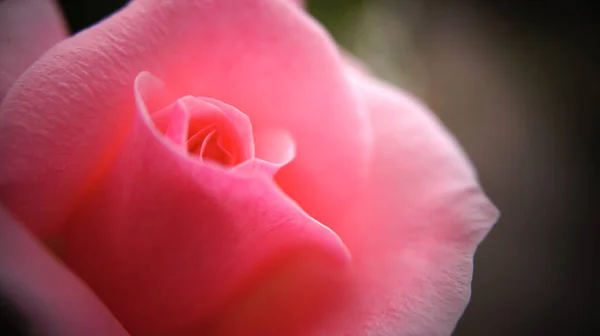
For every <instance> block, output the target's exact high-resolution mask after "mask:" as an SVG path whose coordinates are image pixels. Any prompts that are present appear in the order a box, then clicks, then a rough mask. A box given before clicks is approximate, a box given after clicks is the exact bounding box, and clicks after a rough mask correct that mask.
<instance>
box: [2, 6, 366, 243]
mask: <svg viewBox="0 0 600 336" xmlns="http://www.w3.org/2000/svg"><path fill="white" fill-rule="evenodd" d="M340 60H341V58H340V56H339V54H338V52H337V50H336V47H335V45H334V43H333V40H332V39H331V38H330V37H329V36H328V35H326V33H325V32H324V30H323V29H322V28H321V27H320V26H319V25H318V24H317V23H316V22H314V21H312V20H311V19H310V18H309V17H308V16H307V15H306V14H305V13H304V11H303V10H302V9H300V8H298V7H297V6H295V5H292V4H290V3H288V2H283V1H279V0H253V1H239V0H222V1H173V2H170V1H163V0H146V1H142V0H140V1H133V2H131V3H130V4H129V5H128V6H127V7H125V8H124V9H123V10H122V11H120V12H119V13H116V14H115V15H113V16H112V17H110V18H108V19H107V20H106V21H104V22H102V23H100V24H98V25H96V26H94V27H92V28H90V29H88V30H86V31H84V32H81V33H79V34H77V35H76V36H73V37H72V38H70V39H68V40H65V41H63V42H62V43H59V44H58V45H57V46H55V47H54V48H53V49H52V50H51V51H50V52H48V53H47V54H46V55H45V56H44V57H42V58H41V59H40V60H39V61H38V62H37V63H36V64H34V65H33V66H32V67H31V69H30V71H28V73H27V74H25V75H24V76H23V77H22V78H20V80H19V82H18V85H19V88H20V89H19V90H14V91H13V92H12V93H11V94H9V95H8V96H7V98H6V102H5V104H4V105H3V106H2V110H1V111H0V156H1V157H2V158H3V159H4V162H3V165H2V166H1V167H0V200H2V201H3V202H5V203H6V204H7V206H8V207H9V208H10V209H11V210H12V211H14V212H15V213H17V214H18V215H19V216H20V217H21V218H22V219H23V220H24V222H25V223H27V224H28V225H29V226H30V227H31V228H32V229H33V230H34V231H35V232H36V233H38V234H42V235H48V234H49V233H52V232H56V231H57V230H60V228H61V225H60V223H61V222H63V221H64V220H65V219H66V218H67V217H68V216H69V213H70V212H71V211H72V210H73V209H74V208H75V207H76V206H77V200H78V198H79V197H80V195H82V194H84V193H85V192H86V190H85V188H90V187H92V186H93V184H94V183H95V181H96V180H97V179H98V178H99V177H100V176H102V174H104V172H105V170H106V167H107V166H108V165H109V164H110V162H111V160H112V159H113V158H114V156H115V153H117V152H118V149H119V147H120V146H121V144H122V142H123V139H124V137H125V136H126V134H127V130H128V129H129V128H130V126H131V120H132V119H131V114H130V112H129V111H132V110H133V108H134V104H133V97H132V95H131V89H130V87H131V83H132V82H133V80H134V79H135V77H136V76H137V74H138V73H139V72H140V71H144V70H148V71H150V72H152V73H153V74H155V75H156V76H158V77H159V78H161V79H163V80H164V82H165V83H166V85H167V86H169V87H170V88H171V92H172V93H173V95H171V96H170V98H171V101H168V99H160V101H162V102H163V103H164V102H165V101H167V104H168V103H171V102H173V101H174V100H175V99H176V98H179V97H181V96H185V95H192V96H204V97H212V98H216V99H218V100H220V101H223V102H225V103H227V104H230V105H232V106H235V107H236V108H238V109H240V110H241V111H244V113H246V114H247V115H248V116H249V117H250V119H251V121H252V125H253V127H254V129H255V131H260V130H261V129H263V128H264V129H273V128H274V129H282V130H287V131H289V132H290V133H291V135H292V137H293V138H294V140H295V142H296V159H295V160H294V161H293V162H292V163H291V164H290V165H288V166H286V167H285V168H283V169H282V170H281V172H280V173H279V174H278V176H277V180H278V182H279V183H280V185H281V186H282V188H283V189H284V190H285V191H286V193H288V194H289V195H290V196H291V197H292V198H293V199H294V200H296V201H297V202H298V203H299V204H300V205H301V206H302V207H303V208H304V209H305V210H306V211H307V212H308V213H310V214H311V215H312V216H313V217H315V218H317V219H319V220H321V221H322V222H325V223H327V224H328V225H330V226H332V227H335V225H336V224H335V223H334V222H335V218H336V216H335V214H336V213H337V212H339V211H338V210H339V209H343V208H346V207H349V206H351V203H352V201H353V200H354V198H355V195H358V194H360V188H361V182H362V181H363V179H364V177H365V176H366V166H367V162H368V155H369V151H370V149H369V145H370V127H369V125H368V117H367V116H366V115H364V114H362V112H363V111H364V110H363V109H361V108H360V104H361V102H360V101H357V100H356V97H355V94H354V92H353V89H352V88H351V86H350V85H348V83H347V82H346V80H345V77H344V75H343V71H342V69H343V67H342V65H341V62H340ZM163 98H164V97H163ZM164 106H166V105H163V106H159V107H161V108H162V107H164ZM32 148H35V149H36V150H35V151H33V150H31V149H32ZM315 148H319V150H315ZM58 185H60V186H61V188H60V190H57V188H56V186H58Z"/></svg>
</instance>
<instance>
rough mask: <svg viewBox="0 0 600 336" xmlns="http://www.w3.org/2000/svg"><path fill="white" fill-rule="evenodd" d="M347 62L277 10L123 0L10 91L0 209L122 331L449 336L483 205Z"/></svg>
mask: <svg viewBox="0 0 600 336" xmlns="http://www.w3.org/2000/svg"><path fill="white" fill-rule="evenodd" d="M347 59H348V58H347V57H342V56H341V55H340V52H339V51H338V48H337V47H336V46H335V44H334V42H333V40H332V39H331V38H330V37H329V36H328V35H327V34H326V33H325V32H324V31H323V29H322V28H321V27H320V26H319V25H318V24H317V23H316V22H314V21H313V20H312V19H311V18H310V17H308V15H307V14H305V13H304V12H303V11H302V9H301V8H299V7H297V6H295V5H293V4H291V3H287V2H283V1H279V0H254V1H250V0H248V1H241V0H221V1H215V2H210V1H185V2H184V1H180V2H165V1H161V0H146V1H142V0H138V1H135V2H132V3H131V4H129V5H128V6H127V7H126V8H124V9H123V10H122V11H120V12H119V13H117V14H115V15H113V16H112V17H110V18H108V19H107V20H105V21H104V22H102V23H100V24H99V25H96V26H94V27H92V28H90V29H88V30H86V31H84V32H82V33H80V34H78V35H76V36H73V37H71V38H69V39H67V40H65V41H63V42H61V43H60V44H58V45H57V46H56V47H54V48H53V49H51V50H50V51H49V52H48V53H47V54H45V55H44V56H43V57H42V58H41V59H40V60H39V61H38V62H36V63H35V64H34V65H33V66H31V67H30V68H29V70H28V71H27V72H25V73H24V74H23V75H22V76H21V77H20V79H19V80H18V81H17V82H16V83H15V84H14V86H13V87H14V88H15V89H13V90H11V91H10V92H9V94H8V95H7V97H6V99H5V101H4V102H3V103H2V106H1V110H0V157H2V158H3V160H4V165H2V166H0V200H1V201H2V203H3V204H4V205H5V206H6V207H7V208H8V209H10V210H11V211H12V212H13V213H14V214H15V215H16V216H17V217H18V218H19V219H20V220H21V221H22V222H23V223H24V224H25V225H27V226H28V227H29V228H30V229H31V230H32V231H33V232H34V233H35V234H37V235H38V236H39V237H41V238H42V239H45V240H52V241H53V242H54V243H55V252H56V253H58V254H59V256H61V257H62V258H63V260H64V261H65V262H66V264H67V265H68V266H69V267H70V268H71V269H72V270H73V271H74V272H75V273H76V274H77V275H79V276H80V277H81V278H82V279H83V280H84V281H85V282H86V283H87V284H88V285H89V286H90V287H91V288H92V289H93V290H94V292H95V293H96V294H97V295H98V297H99V298H100V299H101V300H102V301H103V303H104V304H106V306H107V307H108V308H109V309H110V310H111V312H112V313H113V314H114V315H115V316H116V318H117V319H118V320H119V321H120V322H121V323H122V324H123V325H124V326H125V328H126V329H127V330H128V331H129V332H130V333H131V334H133V335H154V334H156V335H165V334H167V335H184V334H185V335H187V334H194V333H202V334H206V335H240V334H253V335H284V334H285V335H293V334H298V335H365V334H368V335H449V334H450V333H451V331H452V330H453V328H454V326H455V324H456V322H457V321H458V318H459V317H460V315H461V314H462V312H463V310H464V308H465V306H466V304H467V302H468V299H469V294H470V281H471V273H472V258H473V253H474V252H475V249H476V247H477V245H478V244H479V243H480V242H481V240H482V239H483V238H484V237H485V235H486V234H487V232H488V231H489V230H490V229H491V227H492V225H493V223H494V222H495V221H496V219H497V216H498V212H497V210H496V209H495V208H494V206H493V205H492V204H491V203H490V202H489V200H488V199H487V198H486V197H485V195H484V194H483V192H482V191H481V188H480V187H479V185H478V183H477V178H476V175H475V172H474V170H473V169H472V167H471V165H470V163H469V162H468V160H467V159H466V157H465V155H464V154H463V153H462V151H461V150H460V147H459V146H458V144H456V142H455V141H454V140H453V139H452V138H451V136H450V135H448V133H447V131H446V130H445V129H444V128H443V127H441V126H440V124H439V122H438V121H437V120H436V119H435V118H434V117H433V115H432V114H431V113H430V112H429V111H428V110H427V108H426V107H425V106H423V105H421V104H419V103H418V102H417V101H416V99H414V98H413V97H410V96H408V95H406V94H405V93H402V92H400V91H399V90H398V89H396V88H393V87H390V86H389V85H387V84H385V83H381V82H379V81H377V80H376V79H373V78H372V77H371V76H370V75H369V74H368V73H367V71H366V70H364V69H359V67H358V66H356V65H355V64H354V63H351V62H349V61H348V60H347ZM9 271H10V269H9Z"/></svg>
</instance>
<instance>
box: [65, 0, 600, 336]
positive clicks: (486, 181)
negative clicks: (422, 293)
mask: <svg viewBox="0 0 600 336" xmlns="http://www.w3.org/2000/svg"><path fill="white" fill-rule="evenodd" d="M60 3H61V5H62V7H63V10H64V12H65V13H66V16H67V18H68V20H69V23H70V25H71V28H72V29H73V30H74V31H77V30H80V29H82V28H84V27H87V26H89V25H91V24H93V23H95V22H97V21H99V20H100V19H102V18H103V17H105V16H107V15H108V14H110V13H111V12H112V11H114V10H116V9H117V8H119V7H120V6H122V5H123V4H124V3H125V1H123V0H121V1H119V0H110V1H109V0H106V1H102V2H100V1H95V2H94V1H66V0H64V1H60ZM308 8H309V10H310V12H311V13H312V14H313V15H314V16H315V17H316V18H317V19H318V20H320V21H321V22H322V23H323V24H324V25H325V27H326V28H327V29H328V30H329V31H330V32H331V34H332V35H333V36H334V37H335V38H336V40H337V41H338V42H339V43H340V44H341V45H342V46H343V47H345V48H346V49H348V50H350V51H352V52H353V53H354V54H356V55H357V56H359V57H360V58H362V59H363V60H364V61H365V63H366V64H368V65H369V66H370V68H371V70H372V71H373V72H374V73H375V74H378V75H379V76H381V77H383V78H385V79H387V80H389V81H391V82H393V83H396V84H398V85H399V86H401V87H403V88H405V89H407V90H410V91H412V92H413V93H415V94H416V95H417V96H419V97H420V98H421V99H422V100H423V101H425V102H426V103H427V104H428V105H429V106H430V107H431V108H432V109H433V110H434V111H435V112H436V113H437V114H438V116H439V117H440V119H441V120H442V121H443V122H444V123H445V124H446V126H447V127H448V128H449V129H450V130H451V131H452V132H453V133H454V134H455V135H456V137H457V138H458V140H459V141H460V142H461V144H462V145H463V146H464V148H465V150H466V151H467V153H468V154H469V155H470V157H471V159H472V161H473V163H474V165H475V166H476V167H477V169H478V171H479V176H480V180H481V183H482V184H483V186H484V187H485V189H486V191H487V192H488V194H489V195H490V197H491V198H492V199H493V201H494V202H495V203H496V204H497V206H498V207H499V208H500V209H501V211H502V218H501V220H500V222H499V223H498V224H497V226H496V227H495V228H494V230H493V231H492V232H491V233H490V235H489V236H488V238H487V239H486V240H485V242H484V243H483V244H482V245H481V247H480V248H479V250H478V253H477V256H476V260H475V275H474V281H473V293H472V300H471V304H470V305H469V306H468V308H467V311H466V313H465V315H464V317H463V318H462V320H461V321H460V323H459V325H458V327H457V329H456V331H455V333H454V335H455V336H475V335H477V336H479V335H487V336H506V335H555V334H556V335H592V334H594V332H595V331H597V330H596V329H597V328H598V324H597V323H593V322H595V321H594V320H593V317H592V316H591V312H592V311H593V306H594V302H595V298H596V297H597V294H598V290H597V287H598V286H597V285H596V284H597V283H599V282H598V276H597V274H596V273H597V272H596V270H597V268H598V267H597V263H596V259H595V255H596V253H597V251H598V249H597V246H598V245H597V244H596V243H597V237H598V236H599V235H598V232H597V224H598V223H599V221H598V216H597V211H595V202H593V201H592V200H593V199H594V195H595V191H596V190H598V188H597V187H598V178H597V176H596V175H597V174H596V167H597V166H598V165H597V164H598V153H599V152H600V151H599V150H598V146H597V145H598V141H597V140H598V135H597V129H598V113H597V108H598V106H599V105H598V97H599V96H600V95H599V92H598V88H599V86H598V83H597V78H598V77H597V76H595V75H594V74H595V72H594V71H593V69H595V62H596V60H598V59H600V57H598V53H597V50H596V48H595V46H596V44H597V38H596V34H595V31H594V30H593V28H592V26H593V22H594V21H595V18H594V15H593V13H594V11H593V10H591V8H589V6H587V7H586V5H585V4H584V3H583V2H578V1H544V2H541V1H538V2H536V1H532V2H528V1H509V0H506V1H498V2H491V1H490V2H483V1H482V2H474V1H455V0H448V1H433V0H431V1H429V0H395V1H394V0H345V1H344V0H311V1H308Z"/></svg>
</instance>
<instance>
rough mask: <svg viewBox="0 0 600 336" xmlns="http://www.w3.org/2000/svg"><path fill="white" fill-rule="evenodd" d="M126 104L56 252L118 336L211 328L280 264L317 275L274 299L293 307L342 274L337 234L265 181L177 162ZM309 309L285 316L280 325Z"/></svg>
mask: <svg viewBox="0 0 600 336" xmlns="http://www.w3.org/2000/svg"><path fill="white" fill-rule="evenodd" d="M138 102H139V104H140V105H139V109H138V112H139V113H138V114H137V115H136V118H135V119H134V123H133V128H132V131H131V132H130V133H129V135H128V137H127V138H126V140H125V143H124V146H123V148H122V151H121V152H120V153H119V154H118V156H117V158H116V160H115V164H114V166H112V167H111V168H110V170H109V172H108V173H107V175H106V176H105V179H104V180H103V181H102V183H98V184H96V188H95V189H94V190H93V191H92V192H91V193H90V194H89V195H88V196H87V197H86V199H85V201H84V202H82V205H81V206H80V207H79V210H78V211H77V213H76V214H74V216H72V217H71V220H70V222H69V229H68V232H67V237H66V242H65V245H64V258H65V260H66V262H67V264H68V265H69V266H70V267H71V268H72V269H73V270H75V271H76V272H77V273H78V274H79V275H80V276H81V277H82V278H83V279H84V280H85V281H86V282H87V283H88V284H90V286H91V287H92V288H93V289H94V291H95V292H96V293H97V294H98V295H99V296H100V297H101V298H102V300H103V301H104V302H105V303H106V304H107V305H108V307H109V308H110V309H111V311H112V312H113V313H114V314H115V315H116V316H117V318H119V320H120V321H121V322H122V323H123V324H124V325H125V327H126V328H127V330H129V331H130V332H131V333H133V334H142V335H148V334H160V335H175V334H176V333H177V332H180V331H181V330H187V329H189V328H192V329H199V330H206V328H215V326H214V325H212V322H213V321H214V320H215V319H217V318H218V317H219V314H222V313H223V312H224V311H226V310H227V309H228V307H229V306H230V305H232V304H234V303H236V302H239V301H240V300H242V299H243V298H244V297H245V296H246V295H247V293H251V292H252V291H253V289H254V287H256V286H257V285H258V284H260V283H262V282H263V281H264V279H269V278H270V277H271V276H272V273H273V272H276V271H274V270H273V268H277V267H279V266H278V265H285V264H286V263H287V262H288V261H290V260H292V259H294V260H297V259H298V258H299V259H301V260H305V259H307V260H310V262H309V263H308V265H309V267H311V268H312V267H313V266H314V265H324V266H322V267H318V268H317V269H314V270H312V272H314V274H312V275H311V274H310V272H308V271H307V272H308V275H306V274H305V277H304V278H303V279H304V281H308V282H306V283H302V284H296V285H297V287H298V291H296V292H289V293H288V294H284V296H286V295H289V296H291V297H294V298H296V297H297V295H299V293H302V292H303V291H305V293H304V294H302V295H310V290H308V289H307V288H310V287H312V286H311V285H310V282H311V281H313V282H314V281H317V280H316V279H319V278H322V277H323V275H324V274H330V273H333V274H337V273H339V272H342V271H343V270H344V269H345V268H346V266H347V264H348V262H349V254H348V252H347V250H346V248H345V246H344V245H343V243H342V242H341V241H340V240H339V238H338V237H337V235H336V234H335V233H333V232H332V231H331V230H330V229H328V228H327V227H325V226H323V225H321V224H320V223H318V222H317V221H315V220H313V219H312V218H310V217H309V216H307V215H306V214H305V213H304V212H303V211H302V210H300V209H299V208H298V207H297V206H296V205H295V204H294V203H293V202H292V201H291V200H290V199H289V198H288V197H287V196H285V195H284V194H283V193H281V192H280V191H279V190H278V189H277V188H276V187H275V185H274V184H273V182H272V181H271V180H269V179H268V178H257V177H256V176H247V175H243V174H239V175H238V174H236V173H235V172H234V171H229V170H227V169H222V168H220V167H218V166H216V165H215V166H213V165H207V164H201V163H199V162H198V161H197V160H194V159H193V158H191V157H189V156H187V155H184V153H181V151H179V150H177V148H176V145H175V144H173V143H171V141H169V140H168V139H167V138H165V137H164V135H162V134H160V133H159V132H158V130H156V129H155V128H154V126H153V124H152V121H151V120H150V116H149V115H148V114H147V111H145V106H144V105H143V101H142V100H141V99H139V100H138ZM311 277H312V278H311ZM288 280H289V281H292V282H294V281H295V280H294V279H291V280H290V279H288ZM300 285H301V286H300ZM287 286H290V284H287ZM309 308H311V309H312V308H313V306H312V305H310V306H306V307H302V306H291V311H290V314H291V316H290V317H289V318H290V319H292V320H293V319H294V318H295V317H294V315H295V313H296V312H298V314H299V313H301V312H302V311H303V310H308V309H309Z"/></svg>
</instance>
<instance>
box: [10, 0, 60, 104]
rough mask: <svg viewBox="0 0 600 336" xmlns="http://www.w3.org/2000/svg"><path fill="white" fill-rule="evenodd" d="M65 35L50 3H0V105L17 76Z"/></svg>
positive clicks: (36, 0) (29, 0) (35, 0)
mask: <svg viewBox="0 0 600 336" xmlns="http://www.w3.org/2000/svg"><path fill="white" fill-rule="evenodd" d="M66 36H67V31H66V29H65V25H64V23H63V21H62V18H61V15H60V12H59V10H58V8H56V6H55V4H54V1H51V0H4V1H0V103H2V100H3V99H4V97H5V96H6V93H7V92H8V90H9V89H10V87H11V86H12V84H13V83H14V81H15V80H16V79H17V78H18V77H19V76H20V75H21V73H23V72H24V71H25V70H26V69H27V68H28V67H29V66H30V65H31V64H33V62H35V61H36V60H37V59H38V58H39V57H40V56H41V55H42V54H43V53H44V52H45V51H46V50H48V49H49V48H50V47H52V46H53V45H54V44H56V43H57V42H58V41H60V40H62V39H63V38H65V37H66Z"/></svg>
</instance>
